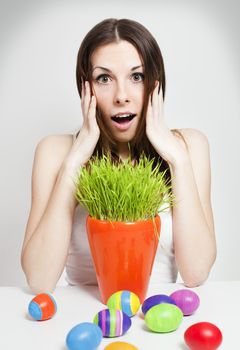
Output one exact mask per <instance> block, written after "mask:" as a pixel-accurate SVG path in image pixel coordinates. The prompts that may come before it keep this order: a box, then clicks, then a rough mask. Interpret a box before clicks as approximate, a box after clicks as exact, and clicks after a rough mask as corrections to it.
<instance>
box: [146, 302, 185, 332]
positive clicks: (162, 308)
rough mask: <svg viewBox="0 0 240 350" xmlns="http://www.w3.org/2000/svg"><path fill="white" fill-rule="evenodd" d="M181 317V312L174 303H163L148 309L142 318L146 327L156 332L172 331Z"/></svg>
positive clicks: (178, 323)
mask: <svg viewBox="0 0 240 350" xmlns="http://www.w3.org/2000/svg"><path fill="white" fill-rule="evenodd" d="M182 319H183V313H182V311H181V310H180V309H179V308H178V307H177V306H176V305H173V304H163V303H162V304H159V305H155V306H153V307H152V308H151V309H149V310H148V312H147V313H146V315H145V318H144V320H145V322H146V325H147V326H148V328H149V329H150V330H152V331H153V332H158V333H167V332H172V331H174V330H175V329H177V328H178V326H179V325H180V323H181V321H182Z"/></svg>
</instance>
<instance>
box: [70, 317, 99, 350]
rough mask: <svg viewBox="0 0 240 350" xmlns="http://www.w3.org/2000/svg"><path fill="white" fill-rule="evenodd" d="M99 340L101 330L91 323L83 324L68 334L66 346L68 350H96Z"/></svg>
mask: <svg viewBox="0 0 240 350" xmlns="http://www.w3.org/2000/svg"><path fill="white" fill-rule="evenodd" d="M101 340H102V331H101V329H100V328H99V327H98V326H97V325H95V324H93V323H90V322H83V323H79V324H77V325H76V326H75V327H73V328H72V329H71V330H70V331H69V332H68V334H67V338H66V344H67V348H68V350H96V348H97V347H98V345H99V344H100V343H101Z"/></svg>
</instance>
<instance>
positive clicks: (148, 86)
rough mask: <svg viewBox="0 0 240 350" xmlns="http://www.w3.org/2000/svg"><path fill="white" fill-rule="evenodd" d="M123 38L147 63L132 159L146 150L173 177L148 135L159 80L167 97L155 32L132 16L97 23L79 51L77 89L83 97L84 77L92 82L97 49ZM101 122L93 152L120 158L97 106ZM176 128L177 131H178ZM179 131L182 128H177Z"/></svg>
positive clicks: (131, 150) (98, 119)
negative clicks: (152, 96) (148, 119)
mask: <svg viewBox="0 0 240 350" xmlns="http://www.w3.org/2000/svg"><path fill="white" fill-rule="evenodd" d="M121 40H126V41H128V42H130V43H131V44H132V45H133V46H134V47H135V48H136V50H137V51H138V53H139V56H140V57H141V59H142V61H143V65H144V77H145V78H144V102H143V110H142V117H141V118H140V121H139V126H138V128H137V132H136V134H135V136H134V138H133V139H132V140H131V141H130V142H129V146H130V154H131V157H132V159H136V160H138V159H139V156H140V155H141V153H142V152H144V153H145V154H146V155H147V156H148V157H149V158H151V159H154V163H153V166H156V164H157V163H158V162H160V163H161V168H160V170H161V171H163V170H165V169H166V170H167V172H166V177H168V178H170V170H169V166H168V163H167V162H166V161H165V160H164V159H162V158H161V156H159V154H158V153H157V152H156V151H155V149H154V148H153V146H152V145H151V143H150V142H149V140H148V138H147V136H146V131H145V130H146V112H147V106H148V99H149V96H150V94H151V93H152V92H153V90H154V87H155V81H156V80H158V81H159V82H160V84H159V86H162V90H163V98H164V96H165V70H164V63H163V58H162V54H161V51H160V48H159V46H158V44H157V42H156V40H155V39H154V37H153V36H152V34H151V33H150V32H149V31H148V30H147V29H146V28H145V27H144V26H143V25H142V24H140V23H138V22H136V21H133V20H129V19H119V20H118V19H115V18H108V19H105V20H103V21H102V22H100V23H98V24H97V25H95V26H94V27H93V28H92V29H91V30H90V31H89V32H88V33H87V35H86V36H85V38H84V39H83V41H82V44H81V46H80V48H79V51H78V56H77V67H76V79H77V88H78V92H79V95H80V97H81V87H82V79H81V78H83V81H86V80H88V81H89V82H90V84H91V81H92V63H91V57H92V54H93V52H94V50H95V49H96V48H98V47H100V46H103V45H107V44H110V43H118V42H119V41H121ZM96 119H97V123H98V125H99V128H100V137H99V140H98V143H97V145H96V147H95V150H94V152H93V156H95V155H97V154H98V155H99V156H101V155H103V154H106V153H109V152H110V154H111V155H112V158H113V160H116V161H119V158H118V156H117V150H116V143H115V141H114V140H113V138H112V136H111V135H110V133H109V131H108V129H107V128H106V127H105V125H104V123H103V121H102V118H101V111H100V110H99V109H98V108H97V113H96ZM175 131H176V130H175ZM176 132H177V133H178V131H176Z"/></svg>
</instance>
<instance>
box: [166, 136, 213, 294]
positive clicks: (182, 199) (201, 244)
mask: <svg viewBox="0 0 240 350" xmlns="http://www.w3.org/2000/svg"><path fill="white" fill-rule="evenodd" d="M182 134H183V136H184V138H185V140H186V142H187V145H188V153H185V154H184V155H183V156H182V157H179V158H176V159H175V162H173V164H172V165H171V166H170V168H171V175H172V177H173V181H172V185H173V193H174V194H175V196H176V199H177V205H176V206H175V207H174V208H173V237H174V248H175V257H176V263H177V266H178V269H179V272H180V275H181V277H182V279H183V281H184V283H185V285H187V286H189V287H194V286H197V285H199V284H201V283H203V282H204V281H205V280H206V279H207V277H208V274H209V272H210V270H211V267H212V265H213V263H214V261H215V258H216V242H215V233H214V223H213V214H212V208H211V198H210V197H211V193H210V192H211V172H210V155H209V144H208V140H207V138H206V137H205V135H203V134H202V133H201V132H199V131H197V130H193V129H184V130H182Z"/></svg>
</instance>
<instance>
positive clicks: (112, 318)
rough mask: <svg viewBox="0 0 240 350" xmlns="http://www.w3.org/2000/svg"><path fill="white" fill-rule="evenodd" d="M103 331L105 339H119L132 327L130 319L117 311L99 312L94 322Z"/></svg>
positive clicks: (105, 310)
mask: <svg viewBox="0 0 240 350" xmlns="http://www.w3.org/2000/svg"><path fill="white" fill-rule="evenodd" d="M93 323H95V324H96V325H97V326H99V327H100V328H101V330H102V333H103V336H104V337H119V336H121V335H123V334H124V333H126V332H127V331H128V329H129V328H130V327H131V324H132V321H131V319H130V317H129V316H128V315H127V314H125V313H124V312H122V311H121V310H117V309H104V310H101V311H99V312H98V313H97V314H96V315H95V317H94V320H93Z"/></svg>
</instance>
